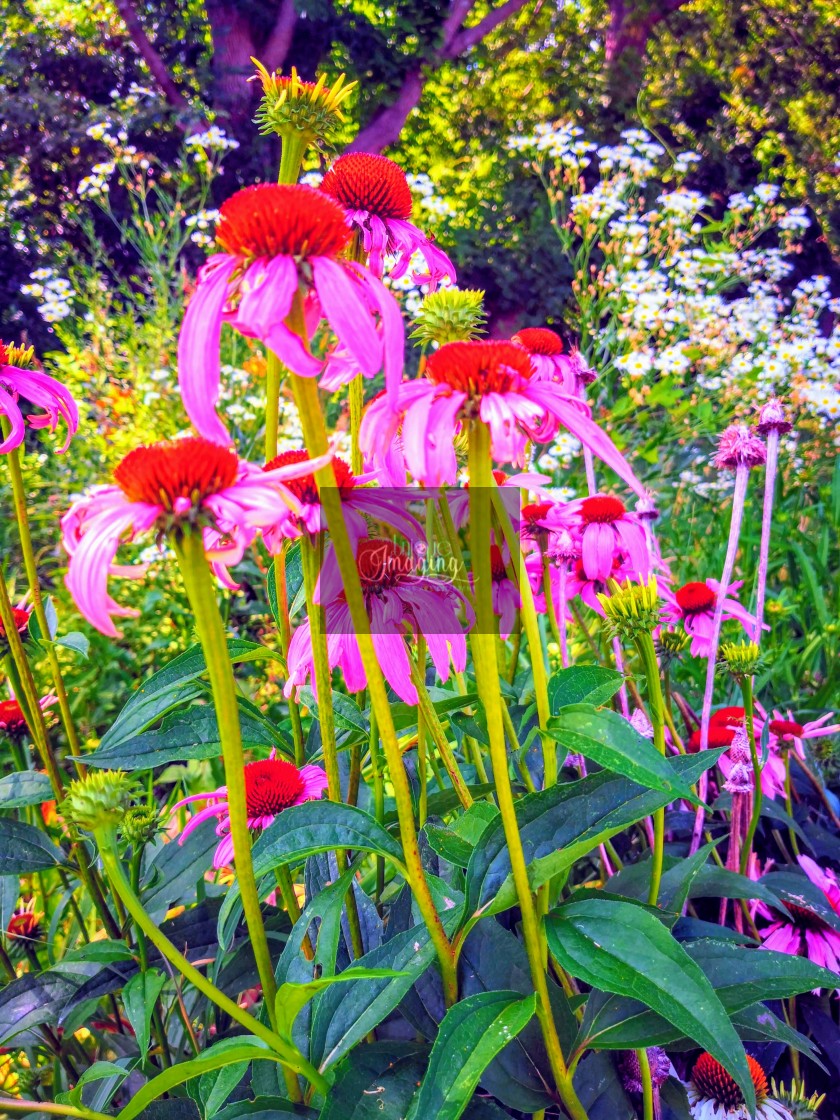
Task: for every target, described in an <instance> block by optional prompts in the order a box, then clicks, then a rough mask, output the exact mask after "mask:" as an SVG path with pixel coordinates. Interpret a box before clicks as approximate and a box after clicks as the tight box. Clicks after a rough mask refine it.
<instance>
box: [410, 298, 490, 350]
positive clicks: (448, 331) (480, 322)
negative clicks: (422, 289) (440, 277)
mask: <svg viewBox="0 0 840 1120" xmlns="http://www.w3.org/2000/svg"><path fill="white" fill-rule="evenodd" d="M486 319H487V316H486V314H485V311H484V292H480V291H471V290H469V289H461V288H441V289H440V290H439V291H437V292H430V293H429V295H427V296H426V298H425V299H424V300H423V303H422V304H421V306H420V310H419V311H418V312H417V317H416V318H415V320H414V330H413V331H412V332H411V337H412V338H415V339H417V340H418V341H419V342H427V343H428V342H434V343H437V345H438V346H444V345H445V344H446V343H447V342H465V341H470V340H472V339H475V338H478V337H479V336H480V335H482V334H484V324H485V321H486Z"/></svg>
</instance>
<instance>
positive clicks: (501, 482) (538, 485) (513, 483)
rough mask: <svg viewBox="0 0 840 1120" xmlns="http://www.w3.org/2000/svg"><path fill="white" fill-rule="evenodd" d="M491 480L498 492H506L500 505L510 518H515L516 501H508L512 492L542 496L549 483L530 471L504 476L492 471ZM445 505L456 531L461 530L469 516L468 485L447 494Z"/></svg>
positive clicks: (541, 475)
mask: <svg viewBox="0 0 840 1120" xmlns="http://www.w3.org/2000/svg"><path fill="white" fill-rule="evenodd" d="M493 480H494V482H495V483H496V485H497V486H498V487H499V489H500V490H506V491H507V493H506V494H503V495H502V504H503V505H504V506H505V508H506V509H507V510H508V512H509V513H510V514H511V516H512V517H515V514H516V510H515V508H514V507H515V505H516V499H515V498H514V499H513V501H512V502H511V500H510V499H511V497H512V493H511V492H512V491H513V490H535V491H536V492H537V493H538V494H544V493H545V491H544V490H543V487H544V486H545V484H546V483H547V482H548V481H549V479H548V477H547V476H546V475H544V474H535V473H533V472H532V471H525V472H524V473H520V474H506V473H505V472H504V471H501V470H495V471H493ZM446 503H447V505H448V506H449V512H450V515H451V517H452V523H453V525H454V526H455V528H456V529H462V528H463V527H464V526H465V525H466V524H467V522H468V521H469V516H470V484H469V483H466V484H465V486H464V487H463V489H461V490H459V491H458V492H457V493H454V494H453V493H447V494H446ZM523 509H524V507H523Z"/></svg>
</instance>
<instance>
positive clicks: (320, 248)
mask: <svg viewBox="0 0 840 1120" xmlns="http://www.w3.org/2000/svg"><path fill="white" fill-rule="evenodd" d="M350 236H351V231H350V227H349V226H348V224H347V220H346V218H345V217H344V211H343V210H342V209H341V207H340V206H338V205H337V203H335V202H333V200H332V199H331V198H330V197H329V196H328V195H325V194H324V193H323V192H322V191H316V190H315V189H314V188H313V187H306V186H303V185H301V184H299V185H296V186H293V185H286V184H281V183H257V184H256V186H253V187H245V188H244V189H243V190H241V191H237V192H236V194H234V195H231V197H230V198H229V199H228V200H227V201H226V202H223V203H222V206H221V217H220V218H219V224H218V226H217V227H216V240H217V241H218V243H219V244H220V245H221V246H222V248H223V249H224V250H225V252H227V253H231V254H232V255H233V256H236V257H245V258H246V259H249V260H250V259H253V258H255V257H269V258H271V257H300V258H303V257H336V256H338V254H339V253H340V252H341V250H342V249H343V248H344V246H345V245H346V244H347V242H348V241H349V240H350Z"/></svg>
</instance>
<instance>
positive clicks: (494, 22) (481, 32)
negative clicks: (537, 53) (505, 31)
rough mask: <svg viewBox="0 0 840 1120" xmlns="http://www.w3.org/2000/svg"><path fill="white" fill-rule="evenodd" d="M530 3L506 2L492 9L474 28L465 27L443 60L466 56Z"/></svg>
mask: <svg viewBox="0 0 840 1120" xmlns="http://www.w3.org/2000/svg"><path fill="white" fill-rule="evenodd" d="M528 2H529V0H506V2H505V3H504V4H500V5H499V7H498V8H493V9H491V11H489V12H488V13H487V15H486V16H485V17H484V19H480V20H479V21H478V23H476V24H474V25H473V26H472V27H465V28H464V29H463V30H462V31H461V32H459V34H457V35H456V36H455V37H454V38H453V40H452V42H451V44H450V46H449V49H448V50H447V49H444V51H443V52H442V54H441V58H443V59H452V58H457V57H458V55H459V54H464V53H465V52H466V51H468V50H469V49H470V47H474V46H475V45H476V43H480V42H481V40H482V39H484V38H486V37H487V36H488V35H489V34H490V32H491V31H494V30H495V29H496V28H497V27H498V26H499V24H501V23H504V22H505V20H506V19H510V17H511V16H514V15H516V13H517V12H519V11H521V10H522V9H523V8H524V7H525V5H526V4H527V3H528ZM470 6H472V5H470Z"/></svg>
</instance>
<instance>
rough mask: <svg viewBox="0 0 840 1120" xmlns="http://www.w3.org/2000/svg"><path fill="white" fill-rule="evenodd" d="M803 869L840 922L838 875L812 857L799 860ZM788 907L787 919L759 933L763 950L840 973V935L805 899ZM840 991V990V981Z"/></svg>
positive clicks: (762, 907) (761, 906)
mask: <svg viewBox="0 0 840 1120" xmlns="http://www.w3.org/2000/svg"><path fill="white" fill-rule="evenodd" d="M799 866H800V867H801V868H802V870H803V871H804V872H805V874H806V875H807V876H808V878H809V879H810V880H811V882H812V883H813V884H814V886H815V887H818V888H819V890H821V891H822V893H823V895H824V896H825V904H826V909H827V910H828V911H831V912H833V913H834V914H836V915H837V916H838V918H839V919H840V883H838V881H837V876H836V875H835V874H834V872H833V871H831V870H829V869H828V868H822V867H820V865H819V864H818V863H815V862H814V860H812V859H811V858H810V857H809V856H799ZM800 903H801V904H800ZM784 905H785V910H786V913H785V915H784V917H783V918H776V919H775V920H774V921H773V922H772V924H771V925H769V926H765V928H764V929H761V930H759V934H760V936H761V940H762V943H763V944H762V947H763V948H764V949H775V950H776V952H778V953H789V954H790V955H791V956H799V957H807V958H808V959H809V960H811V961H813V962H814V964H817V965H820V967H821V968H827V969H830V970H831V971H832V972H836V973H840V932H839V931H838V930H837V929H836V928H834V927H833V926H832V925H830V924H829V923H828V921H826V919H825V918H824V917H822V916H821V915H820V914H818V913H816V912H815V911H814V910H813V909H812V908H811V906H810V905H809V903H808V902H807V901H806V899H805V898H804V897H803V898H802V899H801V900H799V901H797V902H796V903H794V902H792V901H790V900H785V904H784ZM756 909H757V912H758V913H760V914H761V915H762V916H763V917H767V918H772V917H773V914H772V913H771V911H770V910H769V909H768V907H767V906H766V905H765V904H764V903H759V904H758V906H757V908H756ZM837 987H840V977H838V984H837Z"/></svg>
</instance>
